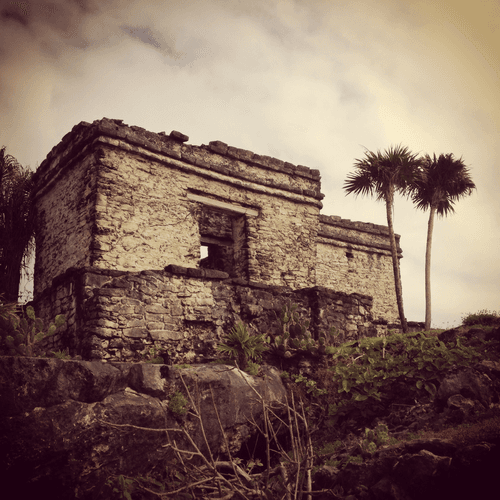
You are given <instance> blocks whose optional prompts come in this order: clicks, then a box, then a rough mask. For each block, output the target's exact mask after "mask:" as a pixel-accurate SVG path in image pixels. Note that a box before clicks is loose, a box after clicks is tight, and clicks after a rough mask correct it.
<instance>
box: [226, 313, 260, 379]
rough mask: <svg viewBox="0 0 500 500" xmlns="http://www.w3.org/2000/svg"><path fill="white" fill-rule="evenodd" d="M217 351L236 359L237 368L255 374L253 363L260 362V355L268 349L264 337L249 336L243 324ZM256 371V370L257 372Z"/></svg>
mask: <svg viewBox="0 0 500 500" xmlns="http://www.w3.org/2000/svg"><path fill="white" fill-rule="evenodd" d="M224 341H225V343H223V344H219V345H218V346H217V349H218V350H219V351H221V352H223V353H226V354H228V355H229V356H230V357H231V358H234V359H236V362H237V364H238V368H240V369H241V370H247V369H250V370H251V371H252V373H254V372H255V366H254V365H255V362H257V363H258V362H259V361H261V360H262V353H263V352H265V351H267V350H268V349H269V347H268V345H267V343H268V339H267V338H266V336H265V335H250V333H249V332H248V330H247V327H246V325H245V323H242V322H240V323H238V324H237V325H236V326H234V327H233V328H232V330H231V333H230V334H229V335H227V336H226V338H225V339H224ZM257 371H258V370H257Z"/></svg>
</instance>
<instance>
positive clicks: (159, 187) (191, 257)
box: [34, 118, 401, 362]
mask: <svg viewBox="0 0 500 500" xmlns="http://www.w3.org/2000/svg"><path fill="white" fill-rule="evenodd" d="M187 141H188V137H187V136H185V135H184V134H181V133H179V132H176V131H173V132H171V133H170V134H168V135H167V134H165V133H164V132H160V133H152V132H148V131H146V130H144V129H142V128H139V127H134V126H127V125H125V124H123V123H122V121H121V120H109V119H106V118H104V119H102V120H99V121H95V122H93V123H91V124H90V123H86V122H82V123H80V124H78V125H76V126H75V127H74V128H73V130H72V131H71V132H70V133H68V134H67V135H66V136H65V137H64V138H63V139H62V141H61V142H60V143H59V144H58V145H57V146H55V147H54V148H53V149H52V151H51V152H50V153H49V154H48V156H47V158H46V159H45V161H44V162H43V163H42V164H41V165H40V167H39V168H38V170H37V172H36V175H35V178H36V186H37V188H36V193H35V204H36V210H37V221H38V223H37V228H38V229H37V234H36V264H35V285H34V305H35V308H36V310H37V315H39V316H41V317H42V318H44V319H45V320H50V319H52V318H54V317H55V315H56V314H61V313H62V314H65V315H66V319H67V321H66V324H65V326H64V327H62V329H61V330H60V331H59V333H58V334H56V335H55V336H54V337H53V338H52V339H51V341H50V342H51V345H52V346H53V347H54V348H56V349H63V348H67V349H69V352H70V354H72V355H80V356H82V357H83V359H108V360H133V359H140V356H141V353H144V352H146V351H147V350H149V349H150V348H151V347H153V346H155V347H157V348H163V349H168V350H169V351H170V354H171V356H172V359H175V360H177V361H182V362H189V361H202V360H205V359H207V356H208V357H209V356H210V353H211V354H212V355H213V353H214V352H215V351H214V349H215V346H216V345H217V342H218V341H220V339H221V337H222V336H223V335H224V334H225V333H228V332H229V331H230V329H231V327H232V326H234V325H235V324H236V323H237V322H238V321H240V320H243V321H244V322H245V323H246V324H247V325H249V326H250V327H251V328H252V329H253V330H254V331H258V332H259V333H270V334H272V333H273V332H276V331H277V330H276V329H277V328H278V329H279V326H280V325H279V321H278V320H277V316H279V314H280V311H281V308H282V307H283V305H284V304H286V303H295V304H298V306H299V311H300V314H301V315H303V317H304V318H308V320H309V321H310V326H309V329H310V332H311V334H312V335H313V336H315V337H317V336H318V335H319V333H320V332H322V331H329V330H330V329H331V328H332V327H333V328H335V329H336V330H335V331H336V333H337V334H338V335H339V337H340V339H342V340H346V339H351V338H358V337H360V336H367V335H370V336H373V335H380V334H383V333H384V331H386V329H387V325H388V323H389V324H390V323H395V322H397V321H398V314H397V305H396V298H395V292H394V278H393V274H392V261H391V255H390V247H389V236H388V230H387V228H386V227H385V226H379V225H374V224H369V223H361V222H351V221H349V220H344V219H341V218H340V217H337V216H326V215H322V214H321V213H320V211H321V208H322V203H321V200H322V199H323V197H324V196H323V194H322V193H321V182H320V178H321V177H320V173H319V171H318V170H312V169H309V168H308V167H304V166H300V165H299V166H295V165H292V164H290V163H287V162H284V161H281V160H278V159H276V158H271V157H268V156H260V155H258V154H254V153H252V152H251V151H246V150H243V149H238V148H235V147H231V146H228V145H227V144H225V143H223V142H220V141H214V142H210V143H209V144H208V146H206V145H202V146H192V145H189V144H187ZM397 241H398V242H399V236H398V237H397ZM399 252H401V250H400V249H399ZM400 255H401V253H400ZM396 326H397V325H396Z"/></svg>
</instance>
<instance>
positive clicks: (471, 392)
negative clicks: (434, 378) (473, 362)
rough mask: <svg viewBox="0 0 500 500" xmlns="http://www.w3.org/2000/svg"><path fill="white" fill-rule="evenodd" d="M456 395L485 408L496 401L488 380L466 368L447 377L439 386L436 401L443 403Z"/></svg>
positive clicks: (496, 397) (473, 370) (472, 369)
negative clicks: (476, 401) (474, 401)
mask: <svg viewBox="0 0 500 500" xmlns="http://www.w3.org/2000/svg"><path fill="white" fill-rule="evenodd" d="M457 394H460V395H462V396H463V397H464V398H468V399H472V400H478V401H479V402H480V403H482V404H484V405H486V406H487V407H488V406H489V405H490V403H492V402H493V401H494V400H495V399H498V396H496V395H495V393H494V391H493V390H492V388H491V381H490V379H489V378H488V377H487V376H486V375H485V374H483V373H480V372H478V371H477V370H475V369H474V368H467V369H465V370H460V371H458V372H457V373H453V374H450V375H448V376H447V377H446V378H445V379H444V380H443V381H442V382H441V385H440V386H439V389H438V391H437V394H436V400H437V401H438V402H442V403H445V402H447V401H448V398H450V397H451V396H455V395H457Z"/></svg>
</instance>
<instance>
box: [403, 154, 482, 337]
mask: <svg viewBox="0 0 500 500" xmlns="http://www.w3.org/2000/svg"><path fill="white" fill-rule="evenodd" d="M422 168H423V174H424V175H422V176H419V177H417V178H416V179H415V181H414V182H413V186H412V199H413V202H414V203H415V205H416V207H417V208H419V209H421V210H427V209H429V223H428V229H427V245H426V251H425V330H429V329H430V327H431V248H432V232H433V228H434V215H435V214H437V215H438V216H441V217H444V216H445V215H448V214H449V213H453V212H454V211H455V210H454V208H453V205H454V203H455V202H456V201H458V200H459V199H460V198H462V197H464V196H468V195H470V194H472V191H473V190H474V189H475V188H476V185H475V184H474V183H473V182H472V179H471V177H470V174H469V170H468V168H467V167H466V166H465V164H464V162H463V160H462V159H461V158H455V157H454V156H453V154H451V153H450V154H446V155H443V154H441V155H439V157H438V158H437V157H436V155H434V156H433V157H430V156H429V155H426V156H425V159H424V161H423V162H422Z"/></svg>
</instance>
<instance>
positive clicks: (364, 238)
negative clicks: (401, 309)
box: [316, 215, 402, 322]
mask: <svg viewBox="0 0 500 500" xmlns="http://www.w3.org/2000/svg"><path fill="white" fill-rule="evenodd" d="M396 243H397V245H398V253H399V257H401V255H402V252H401V248H399V235H396ZM317 258H318V261H317V267H316V281H317V284H318V285H322V286H325V287H328V288H331V289H333V290H338V291H342V292H345V293H360V294H363V295H369V296H371V297H373V310H372V314H373V316H374V318H375V319H381V318H382V319H384V320H386V321H388V322H397V321H399V314H398V309H397V303H396V293H395V287H394V274H393V270H392V256H391V250H390V246H389V232H388V228H387V227H385V226H378V225H376V224H367V223H362V222H351V221H349V220H344V219H341V218H340V217H334V216H331V217H328V216H324V215H320V230H319V234H318V253H317Z"/></svg>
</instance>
